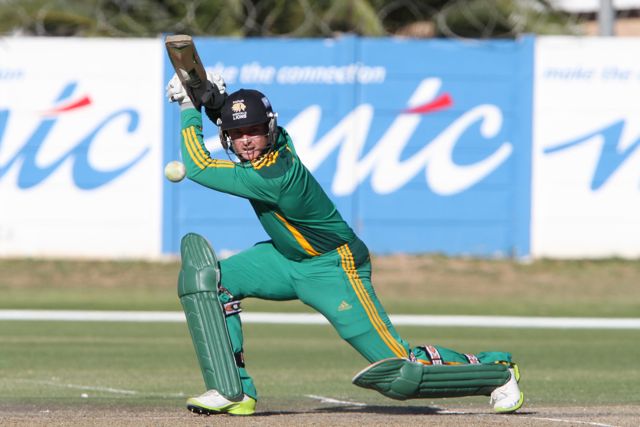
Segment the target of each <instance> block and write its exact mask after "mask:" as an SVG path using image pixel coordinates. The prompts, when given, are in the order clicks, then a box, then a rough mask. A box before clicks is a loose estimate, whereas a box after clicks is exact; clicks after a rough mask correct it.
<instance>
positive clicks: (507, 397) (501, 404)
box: [489, 363, 524, 414]
mask: <svg viewBox="0 0 640 427" xmlns="http://www.w3.org/2000/svg"><path fill="white" fill-rule="evenodd" d="M509 372H511V378H509V381H507V382H506V383H505V384H504V385H501V386H500V387H498V388H497V389H495V390H493V392H492V393H491V401H490V402H489V403H490V404H493V410H494V411H496V412H499V413H501V414H507V413H511V412H515V411H517V410H518V409H520V407H521V406H522V404H523V403H524V394H523V393H522V392H521V391H520V387H518V382H519V381H520V370H519V369H518V365H516V364H515V363H513V364H512V365H511V368H509Z"/></svg>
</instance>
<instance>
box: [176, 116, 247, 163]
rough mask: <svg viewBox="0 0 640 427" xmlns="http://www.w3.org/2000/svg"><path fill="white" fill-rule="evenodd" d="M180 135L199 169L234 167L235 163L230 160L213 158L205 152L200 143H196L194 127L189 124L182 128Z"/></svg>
mask: <svg viewBox="0 0 640 427" xmlns="http://www.w3.org/2000/svg"><path fill="white" fill-rule="evenodd" d="M182 137H183V138H184V143H185V146H186V147H187V151H188V152H189V156H190V157H191V160H193V162H194V163H195V164H196V166H198V167H199V168H200V169H205V168H234V167H235V166H236V165H235V163H233V162H232V161H230V160H214V159H212V158H211V157H209V156H208V155H207V153H205V151H204V150H203V149H202V146H201V145H200V143H198V137H197V135H196V131H195V127H194V126H190V127H188V128H186V129H182Z"/></svg>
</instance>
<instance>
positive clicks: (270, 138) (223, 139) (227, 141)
mask: <svg viewBox="0 0 640 427" xmlns="http://www.w3.org/2000/svg"><path fill="white" fill-rule="evenodd" d="M267 117H269V122H268V123H269V126H268V131H267V146H266V147H265V150H264V152H263V153H262V154H261V155H263V156H264V155H265V154H268V153H270V152H271V151H273V149H274V148H275V146H276V142H278V136H279V135H280V131H279V129H278V113H274V112H270V113H268V114H267ZM215 123H216V125H218V128H219V130H218V137H219V138H220V144H221V145H222V148H224V151H225V152H226V153H227V155H228V156H229V158H231V156H230V155H229V152H231V153H233V155H234V156H236V157H237V158H238V159H240V157H239V156H238V154H237V153H236V152H235V150H234V149H233V141H232V140H231V137H230V136H229V133H228V132H227V131H225V130H222V120H221V119H217V120H216V122H215ZM241 161H243V160H241Z"/></svg>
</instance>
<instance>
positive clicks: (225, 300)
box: [179, 234, 293, 415]
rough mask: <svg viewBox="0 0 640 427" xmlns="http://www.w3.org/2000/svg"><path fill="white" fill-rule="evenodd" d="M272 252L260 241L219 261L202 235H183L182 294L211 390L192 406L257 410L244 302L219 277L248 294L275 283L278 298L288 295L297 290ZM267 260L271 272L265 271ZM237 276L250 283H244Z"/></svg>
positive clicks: (213, 409)
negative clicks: (245, 343)
mask: <svg viewBox="0 0 640 427" xmlns="http://www.w3.org/2000/svg"><path fill="white" fill-rule="evenodd" d="M185 242H186V243H187V244H185ZM270 254H271V250H270V249H269V245H258V246H257V247H254V248H252V249H250V250H249V251H246V253H240V254H238V255H236V256H234V257H232V258H234V259H233V260H232V259H231V258H230V259H229V260H228V261H230V262H228V263H227V262H222V263H220V264H218V262H217V260H216V258H215V254H214V252H213V250H212V249H211V247H210V246H209V245H208V243H206V241H205V240H204V239H203V238H202V237H201V236H198V235H193V234H191V235H188V236H185V238H184V239H183V248H182V255H183V267H182V271H181V275H180V283H179V294H180V297H181V302H182V303H183V306H184V308H185V313H186V315H187V320H188V325H189V329H190V332H191V335H192V338H193V341H194V346H195V349H196V354H197V355H198V361H199V362H200V365H201V368H202V372H203V377H204V379H205V385H206V386H207V392H206V393H204V394H203V395H201V396H198V397H195V398H191V399H189V400H188V401H187V407H188V408H189V409H190V410H192V411H194V412H199V413H207V414H212V413H222V412H224V413H231V414H235V415H249V414H252V413H254V411H255V401H256V398H257V393H256V390H255V386H254V384H253V380H252V379H251V377H250V376H249V375H248V373H247V372H246V369H245V368H244V358H243V354H242V329H241V325H240V319H239V316H238V313H239V312H240V302H239V299H236V298H235V297H234V296H233V294H231V292H230V291H228V290H227V289H225V288H223V287H220V286H219V277H220V276H222V275H224V276H225V283H228V284H230V285H231V287H232V288H233V289H234V290H236V291H237V293H238V294H241V295H242V296H243V297H244V296H248V295H251V294H252V293H254V292H253V291H252V290H253V287H254V286H258V287H261V289H269V288H270V284H274V286H273V287H274V288H277V289H276V290H275V291H273V292H274V293H273V295H274V296H277V297H278V298H276V299H287V296H289V297H291V296H292V295H293V293H292V292H291V291H290V290H289V291H288V290H287V289H286V286H285V285H283V284H282V283H283V282H285V280H283V277H282V276H279V275H278V274H277V271H278V269H277V266H274V264H275V261H274V260H273V259H271V257H270ZM259 260H262V261H259ZM262 263H264V264H262ZM225 264H229V266H230V268H224V267H222V268H221V270H222V271H225V274H222V273H221V271H220V270H218V265H220V266H224V265H225ZM236 264H237V265H244V268H243V269H242V274H237V273H234V268H233V266H234V265H236ZM261 264H262V266H263V269H264V270H268V271H262V270H261V269H260V266H261ZM267 266H269V267H267ZM237 276H241V277H237ZM234 278H235V279H242V280H243V281H244V283H247V285H246V286H239V285H238V284H237V283H236V282H235V281H234Z"/></svg>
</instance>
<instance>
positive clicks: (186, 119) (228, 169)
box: [167, 75, 280, 203]
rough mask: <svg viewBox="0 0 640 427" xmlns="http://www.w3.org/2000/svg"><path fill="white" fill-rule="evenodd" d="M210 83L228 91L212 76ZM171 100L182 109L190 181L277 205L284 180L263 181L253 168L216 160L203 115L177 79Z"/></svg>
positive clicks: (169, 89)
mask: <svg viewBox="0 0 640 427" xmlns="http://www.w3.org/2000/svg"><path fill="white" fill-rule="evenodd" d="M207 78H208V81H209V82H211V83H212V85H215V86H216V87H217V88H218V89H220V90H224V86H223V85H224V82H223V81H222V79H220V78H219V77H217V76H213V75H208V76H207ZM167 98H169V101H170V102H177V103H178V104H179V105H180V122H181V140H182V144H181V145H182V161H183V162H184V165H185V167H186V170H187V177H188V178H189V179H191V180H192V181H195V182H197V183H199V184H201V185H204V186H206V187H209V188H212V189H214V190H218V191H222V192H225V193H229V194H233V195H236V196H240V197H245V198H248V199H254V200H260V201H264V202H271V203H275V202H277V200H278V198H279V193H280V179H274V178H271V179H263V178H262V177H261V176H260V175H259V174H256V173H255V172H254V171H253V169H251V168H244V167H240V166H238V165H237V164H236V163H234V162H232V161H230V160H218V159H213V158H212V157H211V155H210V153H209V151H208V150H207V148H206V146H205V145H204V140H203V137H202V114H201V113H200V111H198V110H197V109H196V108H195V107H194V105H193V102H192V100H191V99H190V97H189V96H188V95H187V92H186V90H185V89H184V87H183V85H182V83H181V82H180V80H179V79H178V77H177V75H174V77H173V78H172V79H171V80H170V81H169V84H168V85H167Z"/></svg>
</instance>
